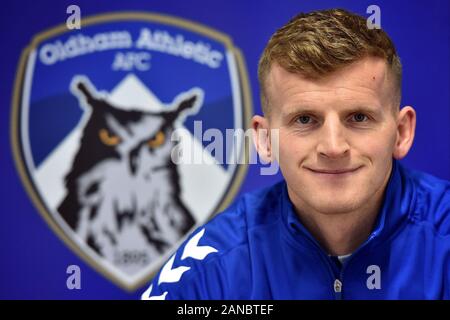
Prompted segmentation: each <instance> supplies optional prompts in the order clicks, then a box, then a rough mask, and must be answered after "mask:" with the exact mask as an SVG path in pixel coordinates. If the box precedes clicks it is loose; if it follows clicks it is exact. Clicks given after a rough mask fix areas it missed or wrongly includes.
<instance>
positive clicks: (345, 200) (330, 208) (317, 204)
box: [311, 193, 365, 214]
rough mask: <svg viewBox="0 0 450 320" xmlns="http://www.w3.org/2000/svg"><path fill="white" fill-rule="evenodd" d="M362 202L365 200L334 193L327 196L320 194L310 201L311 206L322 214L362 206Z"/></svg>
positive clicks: (351, 209)
mask: <svg viewBox="0 0 450 320" xmlns="http://www.w3.org/2000/svg"><path fill="white" fill-rule="evenodd" d="M364 203H365V201H364V200H363V199H359V197H358V198H355V197H351V196H346V195H342V194H336V193H334V194H331V195H329V196H325V195H324V194H322V195H321V196H320V197H315V199H313V201H311V206H312V207H313V208H315V210H317V211H319V212H321V213H323V214H343V213H349V212H352V211H354V210H356V209H358V208H360V207H362V206H363V205H364Z"/></svg>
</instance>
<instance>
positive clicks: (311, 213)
mask: <svg viewBox="0 0 450 320" xmlns="http://www.w3.org/2000/svg"><path fill="white" fill-rule="evenodd" d="M385 186H386V184H384V187H383V188H380V190H378V192H377V193H376V194H375V195H374V196H373V197H371V199H370V200H369V201H368V202H366V204H365V205H364V206H363V207H361V208H358V209H356V210H353V211H350V212H345V213H336V214H330V213H322V212H319V211H317V210H314V208H312V207H310V206H308V205H307V204H306V203H304V202H302V201H301V200H300V199H298V198H296V197H295V194H294V193H293V192H291V190H290V189H289V188H288V194H289V197H290V199H291V201H292V203H293V205H294V207H295V210H296V212H297V216H298V217H299V218H300V221H301V222H302V223H303V225H304V226H305V227H306V229H308V231H309V232H310V233H311V234H312V235H313V237H314V238H315V239H316V240H317V241H318V242H319V243H320V245H321V246H322V247H323V248H324V250H326V251H327V253H328V254H331V255H347V254H351V253H353V252H354V251H355V250H356V249H357V248H358V247H359V246H360V245H361V244H362V243H363V242H364V241H365V240H366V239H367V238H368V237H369V235H370V233H371V231H372V229H373V227H374V224H375V221H376V218H377V216H378V212H379V211H380V208H381V204H382V200H383V193H384V189H385Z"/></svg>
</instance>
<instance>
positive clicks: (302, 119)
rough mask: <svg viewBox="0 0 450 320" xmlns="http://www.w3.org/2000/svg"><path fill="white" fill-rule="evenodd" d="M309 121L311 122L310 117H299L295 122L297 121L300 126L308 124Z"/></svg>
mask: <svg viewBox="0 0 450 320" xmlns="http://www.w3.org/2000/svg"><path fill="white" fill-rule="evenodd" d="M310 120H311V117H310V116H300V117H298V119H297V121H299V122H300V123H301V124H308V123H309V122H310Z"/></svg>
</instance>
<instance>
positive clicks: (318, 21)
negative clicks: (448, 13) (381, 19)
mask: <svg viewBox="0 0 450 320" xmlns="http://www.w3.org/2000/svg"><path fill="white" fill-rule="evenodd" d="M401 74H402V69H401V64H400V60H399V57H398V56H397V53H396V50H395V47H394V45H393V43H392V41H391V40H390V39H389V37H388V35H387V34H386V33H385V32H384V31H382V30H377V29H373V30H371V29H368V28H367V26H366V20H365V19H364V18H362V17H360V16H357V15H355V14H352V13H349V12H347V11H345V10H326V11H316V12H312V13H309V14H300V15H298V16H296V17H295V18H293V19H292V20H291V21H290V22H289V23H288V24H287V25H285V26H284V27H282V28H281V29H279V30H278V31H277V32H276V33H275V34H274V35H273V36H272V38H271V39H270V41H269V43H268V45H267V47H266V48H265V50H264V53H263V55H262V57H261V60H260V62H259V81H260V86H261V100H262V107H263V112H264V117H262V116H258V115H256V116H254V117H253V120H252V125H253V129H254V131H255V137H256V139H255V140H256V147H257V150H258V153H259V154H260V155H261V156H262V157H264V158H265V159H267V160H269V161H278V163H279V165H280V168H281V171H282V173H283V176H284V178H285V181H283V182H281V183H278V184H276V185H274V186H272V187H270V188H267V189H264V190H261V191H258V192H255V193H253V194H247V195H245V196H244V197H243V198H242V199H241V200H240V201H238V202H236V204H235V205H234V206H232V207H231V208H229V209H228V210H226V211H225V212H223V213H221V214H219V215H218V216H216V217H215V218H214V219H213V220H212V221H210V222H209V223H207V224H206V225H205V226H203V227H201V228H199V229H198V230H196V231H195V232H194V233H193V234H192V235H191V236H190V237H189V238H188V239H187V241H186V242H185V243H184V244H183V245H182V246H181V247H180V248H179V249H178V251H177V252H176V253H175V254H174V255H173V256H172V257H171V258H170V259H169V261H168V262H167V263H166V264H165V265H164V266H163V268H162V269H161V271H160V272H159V274H158V275H157V276H156V277H155V278H154V280H153V282H152V284H151V285H150V287H149V288H148V289H147V290H146V292H144V293H143V295H142V298H143V299H450V183H449V182H446V181H442V180H439V179H437V178H435V177H432V176H430V175H427V174H424V173H420V172H415V171H411V170H408V169H406V168H404V167H403V166H402V165H400V163H399V162H397V160H398V159H401V158H403V157H405V156H406V154H407V153H408V151H409V149H410V148H411V145H412V143H413V139H414V131H415V124H416V114H415V111H414V109H413V108H412V107H409V106H405V107H403V108H401V109H400V100H401ZM273 130H275V131H276V132H278V137H279V139H278V141H277V139H275V140H274V139H271V135H270V132H271V131H273Z"/></svg>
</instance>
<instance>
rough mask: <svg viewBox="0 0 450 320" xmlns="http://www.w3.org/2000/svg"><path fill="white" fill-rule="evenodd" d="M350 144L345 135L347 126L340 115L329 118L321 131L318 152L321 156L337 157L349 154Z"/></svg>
mask: <svg viewBox="0 0 450 320" xmlns="http://www.w3.org/2000/svg"><path fill="white" fill-rule="evenodd" d="M349 151H350V146H349V144H348V142H347V139H346V137H345V127H343V125H342V124H341V122H340V120H339V118H338V117H331V118H329V119H327V120H326V121H325V122H324V124H323V126H322V128H321V132H320V140H319V143H318V145H317V152H318V154H319V155H320V156H322V157H325V158H329V159H337V158H342V157H344V156H346V155H348V153H349Z"/></svg>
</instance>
